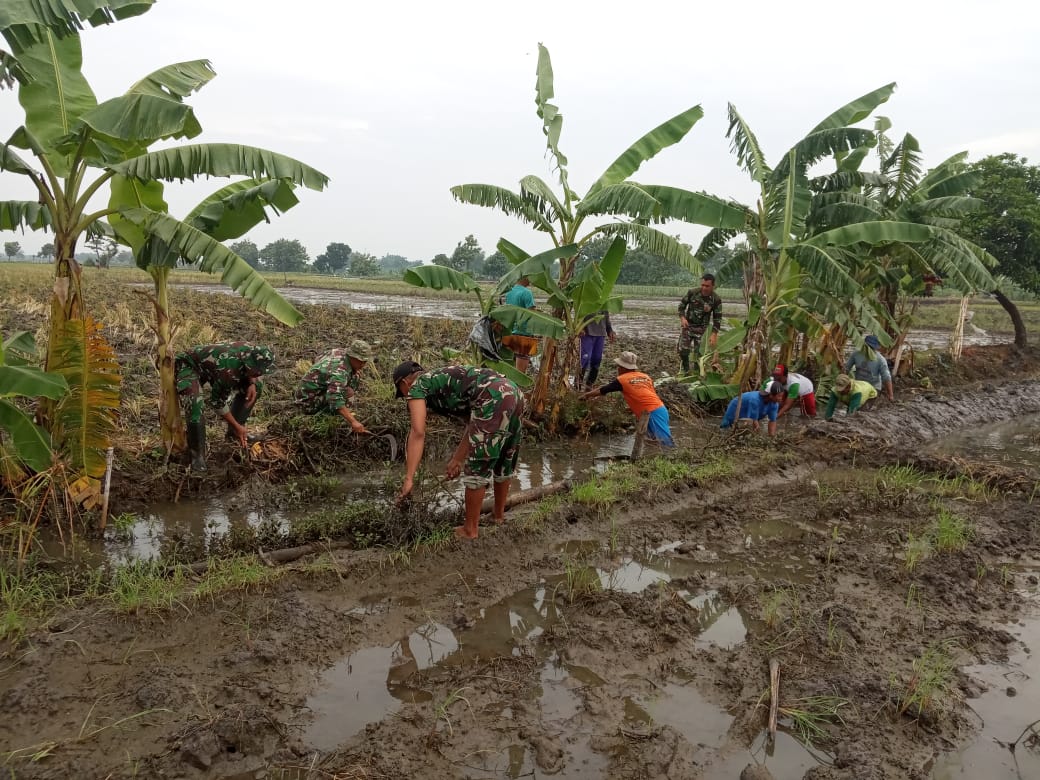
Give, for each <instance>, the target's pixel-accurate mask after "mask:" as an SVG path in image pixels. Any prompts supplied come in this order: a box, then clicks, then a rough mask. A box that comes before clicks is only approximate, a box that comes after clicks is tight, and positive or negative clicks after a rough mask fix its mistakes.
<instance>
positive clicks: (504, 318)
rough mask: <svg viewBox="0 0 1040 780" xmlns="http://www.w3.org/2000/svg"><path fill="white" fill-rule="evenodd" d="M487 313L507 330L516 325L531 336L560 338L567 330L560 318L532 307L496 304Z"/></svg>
mask: <svg viewBox="0 0 1040 780" xmlns="http://www.w3.org/2000/svg"><path fill="white" fill-rule="evenodd" d="M488 315H489V316H490V317H491V319H493V320H495V322H500V323H502V325H503V326H504V327H505V328H507V329H508V330H513V329H514V328H515V327H517V326H518V325H519V326H521V327H522V328H523V329H524V330H526V331H527V332H528V333H530V334H531V335H532V336H548V337H549V338H554V339H561V338H563V336H564V334H565V333H566V332H567V328H566V326H565V325H564V324H563V322H562V321H561V320H558V319H556V318H555V317H553V316H552V315H550V314H544V313H542V312H540V311H533V310H532V309H522V308H520V307H519V306H511V305H509V304H506V305H504V306H496V307H495V308H493V309H492V310H491V311H490V312H488Z"/></svg>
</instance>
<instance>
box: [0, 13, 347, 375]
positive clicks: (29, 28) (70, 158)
mask: <svg viewBox="0 0 1040 780" xmlns="http://www.w3.org/2000/svg"><path fill="white" fill-rule="evenodd" d="M148 5H150V3H147V2H141V3H132V2H109V3H98V2H91V0H75V2H72V1H71V0H65V1H64V2H62V0H49V2H47V3H36V2H30V1H29V0H15V2H14V8H13V10H12V9H10V8H8V6H7V5H5V7H4V11H3V12H2V13H0V32H2V33H3V35H4V38H5V40H6V41H7V43H8V44H9V45H10V47H11V52H9V53H4V57H3V72H2V74H0V75H2V76H4V77H5V78H6V79H7V80H14V81H16V82H17V84H18V89H19V99H20V101H21V103H22V105H23V107H24V108H25V122H24V124H23V125H22V126H21V127H19V128H18V129H17V130H16V131H15V133H14V134H13V135H12V137H11V139H10V140H8V142H7V143H6V144H0V170H2V171H7V172H11V173H15V174H20V175H23V176H25V177H26V178H27V179H28V180H29V181H30V182H31V184H32V186H33V187H34V188H35V190H36V193H37V198H36V199H34V200H32V201H12V202H7V203H0V229H2V230H11V229H18V228H22V229H24V228H29V229H49V230H52V231H53V232H54V245H55V284H54V290H53V295H52V301H51V318H50V331H49V339H48V350H47V367H48V368H53V369H58V368H60V367H61V363H60V360H61V353H60V351H59V350H58V349H57V345H58V343H59V340H60V339H61V337H62V334H63V333H64V332H65V330H66V328H65V323H66V322H69V321H72V320H77V321H78V320H82V319H83V318H84V315H85V309H84V305H83V298H82V290H81V281H80V268H79V265H78V264H77V262H76V260H75V249H76V244H77V242H78V241H79V240H80V239H81V238H82V237H83V235H84V234H85V233H86V234H90V233H96V232H100V228H99V222H100V221H101V220H104V219H106V218H108V219H109V220H110V221H111V223H112V226H113V227H114V228H115V232H116V235H117V236H118V237H119V239H120V240H121V241H122V242H123V243H126V244H128V245H130V246H131V247H133V248H134V249H135V254H137V253H138V252H140V251H143V247H144V245H145V243H146V239H147V238H148V237H149V236H155V237H156V238H157V239H158V240H159V241H161V242H162V243H164V244H165V245H166V247H167V248H168V249H169V250H170V251H172V252H174V253H175V254H176V256H177V257H180V258H182V259H183V260H184V261H186V262H193V263H199V264H200V267H202V268H203V269H204V270H208V271H211V272H214V273H220V274H221V276H222V279H223V281H225V283H227V284H229V285H230V286H232V287H233V288H234V289H235V290H236V291H237V292H239V293H240V294H241V295H242V296H243V297H245V298H247V299H248V300H250V301H251V302H252V303H254V304H256V305H257V306H258V307H259V308H260V309H262V310H264V311H266V312H268V313H269V314H271V315H272V316H274V317H275V318H277V319H279V320H280V321H282V322H286V323H287V324H295V323H296V322H297V321H298V320H299V318H300V315H299V313H298V312H297V311H296V310H295V309H294V308H293V307H292V306H290V305H289V304H288V303H287V302H286V301H285V300H284V299H282V298H281V297H280V296H279V295H278V294H277V293H276V292H275V291H274V290H273V288H271V287H270V285H268V284H267V283H266V282H265V281H264V280H263V278H262V277H261V276H260V275H259V274H257V273H256V272H255V271H254V270H253V269H252V268H250V267H249V265H248V263H246V262H245V261H244V260H243V259H242V258H240V257H238V256H237V255H235V254H234V253H233V252H231V251H230V250H229V249H227V248H226V247H224V246H223V244H221V243H220V241H218V240H216V239H214V238H213V237H211V236H209V235H207V234H206V233H205V232H204V231H203V230H200V229H199V228H198V227H196V226H194V225H192V224H188V223H186V222H181V221H180V220H176V219H174V218H173V217H170V216H169V215H168V214H167V213H166V211H167V209H166V204H165V202H164V201H163V197H162V185H161V183H160V182H162V181H172V180H181V181H183V180H184V179H189V180H194V179H195V178H196V177H198V176H227V177H230V176H245V177H249V178H251V179H255V180H257V181H263V180H284V181H286V182H289V183H292V184H294V185H303V186H307V187H310V188H312V189H317V190H321V189H323V188H324V187H325V185H326V184H327V183H328V178H327V177H326V176H325V175H324V174H322V173H320V172H319V171H317V170H315V169H313V168H310V167H309V166H306V165H304V164H303V163H300V162H298V161H296V160H293V159H291V158H289V157H285V156H283V155H279V154H276V153H274V152H270V151H267V150H264V149H257V148H254V147H247V146H239V145H231V144H198V145H188V146H181V147H174V148H167V149H163V150H161V151H156V152H148V148H149V147H150V146H152V145H153V144H154V143H156V142H158V141H161V140H168V139H183V138H192V137H194V136H196V135H198V134H199V133H200V132H201V127H200V125H199V123H198V121H197V119H196V118H195V115H194V112H193V111H192V109H191V108H190V107H189V106H187V105H186V104H185V103H184V99H185V98H186V97H188V96H189V95H190V94H191V93H193V92H195V91H196V90H198V89H200V88H201V87H202V86H204V85H205V84H206V83H208V82H209V81H210V80H211V79H212V78H213V76H214V75H215V74H214V72H213V70H212V68H211V67H210V65H209V63H208V62H206V61H205V60H196V61H191V62H183V63H177V64H174V65H170V66H167V67H165V68H161V69H159V70H157V71H155V72H154V73H151V74H149V75H148V76H146V77H145V78H143V79H141V80H140V81H138V82H136V83H135V84H133V85H132V86H131V87H130V89H129V90H128V91H127V92H126V93H125V94H123V95H121V96H119V97H116V98H113V99H110V100H107V101H104V102H101V103H98V101H97V99H96V97H95V96H94V93H93V91H92V90H91V88H90V85H89V84H88V83H87V81H86V79H85V78H84V77H83V74H82V72H81V64H82V51H81V45H80V39H79V35H78V29H79V27H80V26H81V24H82V22H83V21H84V20H86V21H88V22H90V23H94V22H95V20H96V19H97V20H111V19H113V18H121V16H122V15H127V14H131V12H133V13H141V12H143V11H144V10H147V7H148ZM77 9H79V15H77ZM17 150H26V151H28V152H30V153H31V155H32V157H33V158H34V160H35V164H34V165H30V164H29V163H28V162H26V160H25V159H23V158H22V156H20V155H19V153H18V151H17ZM106 186H107V187H109V198H108V202H107V204H106V205H105V206H103V207H98V206H97V205H95V196H100V194H101V192H102V190H103V189H104V188H105V187H106ZM92 209H93V210H92ZM199 217H200V219H201V218H202V215H199ZM160 257H163V258H165V257H166V254H165V253H164V252H163V251H159V250H158V249H157V250H156V254H155V255H154V256H153V259H156V260H157V262H158V263H159V264H160V265H161V263H162V262H163V261H161V260H158V258H160ZM160 275H161V274H160ZM167 343H168V340H167ZM163 360H165V358H163Z"/></svg>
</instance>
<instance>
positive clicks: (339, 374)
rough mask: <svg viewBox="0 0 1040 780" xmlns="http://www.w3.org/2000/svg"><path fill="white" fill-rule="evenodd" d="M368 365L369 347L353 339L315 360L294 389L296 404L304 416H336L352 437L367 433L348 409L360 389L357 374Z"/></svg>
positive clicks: (370, 350) (365, 343)
mask: <svg viewBox="0 0 1040 780" xmlns="http://www.w3.org/2000/svg"><path fill="white" fill-rule="evenodd" d="M371 362H372V347H371V346H369V344H368V342H367V341H362V340H361V339H355V340H354V341H352V342H351V343H350V346H349V347H341V348H337V349H332V350H329V351H328V352H326V353H325V354H324V355H322V356H321V357H320V358H318V359H317V360H316V361H315V362H314V365H312V366H311V368H310V371H308V372H307V373H306V374H305V375H304V377H303V379H301V380H300V384H299V386H298V387H297V388H296V401H297V403H299V404H300V405H301V406H302V407H303V410H304V412H306V413H307V414H320V413H325V414H338V415H340V416H342V417H343V419H344V420H346V421H347V422H348V423H350V429H351V430H352V431H354V433H367V432H368V430H367V429H366V428H365V426H364V425H363V424H362V422H361V421H360V420H358V418H357V417H355V416H354V413H353V412H352V411H350V407H351V406H352V405H353V403H354V399H355V398H356V397H357V394H358V392H359V391H360V389H361V371H362V369H364V367H365V366H366V365H367V364H369V363H371Z"/></svg>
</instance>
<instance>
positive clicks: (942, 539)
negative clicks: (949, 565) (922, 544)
mask: <svg viewBox="0 0 1040 780" xmlns="http://www.w3.org/2000/svg"><path fill="white" fill-rule="evenodd" d="M929 531H930V535H931V537H932V541H933V544H934V545H935V549H936V550H938V551H939V552H960V551H961V550H964V549H965V548H966V547H967V546H968V543H969V542H971V540H972V538H973V537H974V536H975V524H974V523H972V522H971V521H970V520H967V519H965V518H963V517H961V516H960V515H955V514H954V513H953V512H951V511H950V510H948V509H946V507H939V508H938V511H937V513H936V516H935V519H934V520H933V521H932V525H931V528H930V529H929Z"/></svg>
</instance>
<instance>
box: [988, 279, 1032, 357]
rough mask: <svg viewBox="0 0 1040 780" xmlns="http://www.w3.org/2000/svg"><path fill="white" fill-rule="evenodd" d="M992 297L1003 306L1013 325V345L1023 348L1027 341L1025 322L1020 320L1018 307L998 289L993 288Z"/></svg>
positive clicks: (1020, 315)
mask: <svg viewBox="0 0 1040 780" xmlns="http://www.w3.org/2000/svg"><path fill="white" fill-rule="evenodd" d="M993 297H994V298H996V299H997V303H999V304H1000V305H1001V306H1003V307H1004V311H1006V312H1007V313H1008V316H1009V317H1011V324H1012V325H1014V326H1015V346H1016V347H1018V348H1019V349H1025V348H1026V345H1027V344H1028V343H1029V341H1028V338H1027V337H1026V324H1025V322H1023V321H1022V314H1021V313H1020V312H1019V310H1018V307H1017V306H1016V305H1015V303H1014V301H1012V300H1011V299H1010V298H1008V297H1007V296H1006V295H1004V293H1002V292H1001V291H1000V290H994V291H993Z"/></svg>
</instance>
